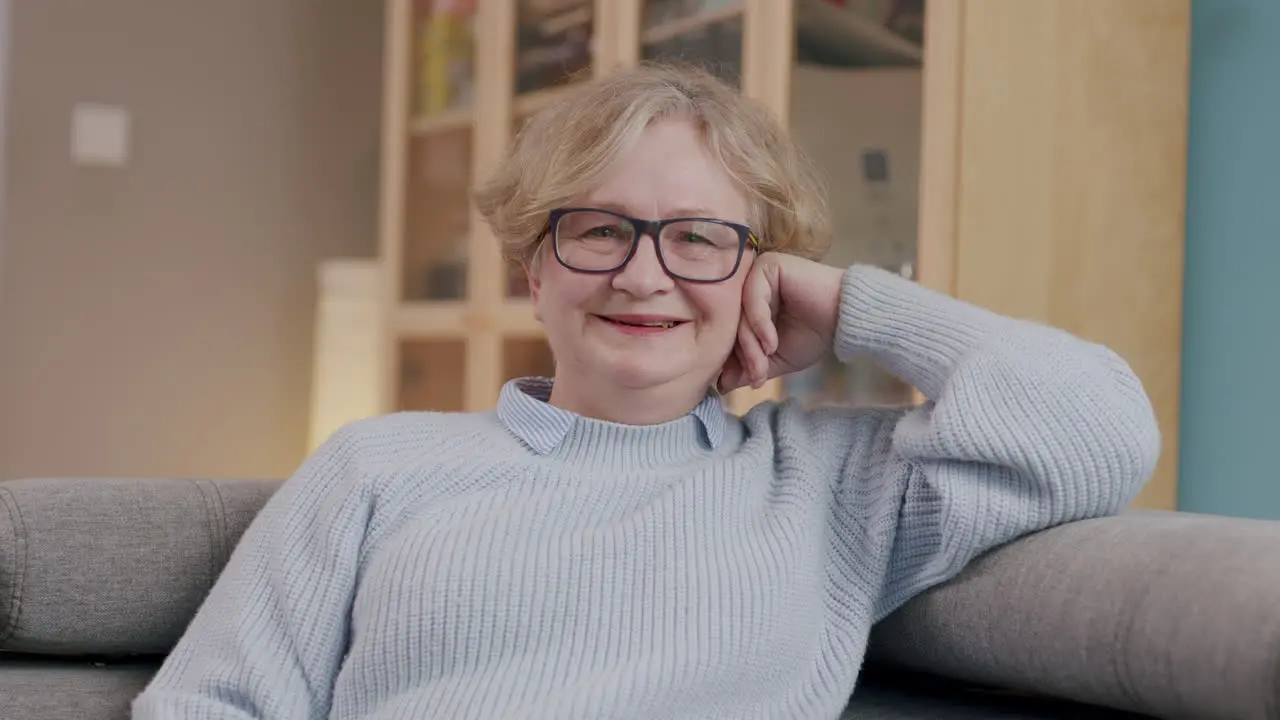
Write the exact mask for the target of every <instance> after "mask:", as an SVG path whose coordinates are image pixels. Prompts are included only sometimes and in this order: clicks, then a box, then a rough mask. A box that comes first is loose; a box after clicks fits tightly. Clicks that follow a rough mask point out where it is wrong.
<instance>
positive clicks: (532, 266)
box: [523, 262, 542, 322]
mask: <svg viewBox="0 0 1280 720" xmlns="http://www.w3.org/2000/svg"><path fill="white" fill-rule="evenodd" d="M539 264H540V263H536V262H535V263H525V264H524V266H523V267H524V276H525V279H526V280H528V281H529V299H530V300H532V301H533V318H534V319H535V320H537V321H538V322H542V309H541V306H540V305H539V304H538V298H539V297H541V295H542V278H541V277H539V273H538V270H537V266H538V265H539Z"/></svg>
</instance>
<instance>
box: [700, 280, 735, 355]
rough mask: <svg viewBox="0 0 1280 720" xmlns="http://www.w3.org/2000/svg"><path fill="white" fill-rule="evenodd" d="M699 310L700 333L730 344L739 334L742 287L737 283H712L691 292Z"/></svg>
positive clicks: (730, 345)
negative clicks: (736, 284)
mask: <svg viewBox="0 0 1280 720" xmlns="http://www.w3.org/2000/svg"><path fill="white" fill-rule="evenodd" d="M690 300H692V302H693V304H694V306H695V307H696V308H697V310H698V319H699V321H700V324H701V328H700V334H701V335H702V336H704V337H707V338H714V339H716V340H719V341H721V342H725V343H728V344H729V347H732V341H733V340H734V339H735V338H736V337H737V335H738V320H739V319H740V318H741V317H742V289H741V288H740V287H737V286H735V285H728V284H725V285H712V286H707V287H703V288H698V290H697V291H694V292H691V293H690Z"/></svg>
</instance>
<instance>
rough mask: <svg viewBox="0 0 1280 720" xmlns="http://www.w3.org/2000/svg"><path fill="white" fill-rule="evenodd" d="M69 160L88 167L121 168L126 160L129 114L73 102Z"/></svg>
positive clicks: (109, 106)
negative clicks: (74, 104)
mask: <svg viewBox="0 0 1280 720" xmlns="http://www.w3.org/2000/svg"><path fill="white" fill-rule="evenodd" d="M71 159H72V161H73V162H75V163H76V164H78V165H85V166H89V167H123V166H124V165H125V164H126V163H127V162H128V160H129V111H128V110H125V109H124V108H122V107H119V106H117V105H101V104H97V103H77V104H76V106H75V108H74V109H73V110H72V113H71Z"/></svg>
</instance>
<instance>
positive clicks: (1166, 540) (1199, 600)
mask: <svg viewBox="0 0 1280 720" xmlns="http://www.w3.org/2000/svg"><path fill="white" fill-rule="evenodd" d="M1278 552H1280V523H1278V522H1265V521H1258V520H1242V519H1231V518H1225V517H1217V516H1209V515H1193V514H1187V513H1171V512H1152V511H1138V512H1132V513H1128V514H1124V515H1121V516H1118V517H1112V518H1105V519H1098V520H1089V521H1083V522H1078V523H1073V524H1069V525H1066V526H1062V527H1058V528H1055V529H1052V530H1049V531H1045V532H1042V533H1039V534H1036V535H1033V536H1030V537H1027V538H1024V539H1021V540H1018V541H1016V542H1013V543H1010V544H1008V545H1006V546H1004V547H1002V548H999V549H997V550H995V551H993V552H991V553H989V554H987V555H986V556H984V557H982V558H979V559H978V560H977V561H975V562H974V563H973V565H971V566H970V567H969V568H968V569H967V570H966V571H965V572H964V573H963V574H962V575H961V576H960V577H958V578H957V579H955V580H954V581H952V582H950V583H947V584H946V585H943V586H941V587H938V588H934V589H933V590H931V591H929V592H927V593H925V594H923V595H921V596H919V597H917V598H916V599H914V600H913V601H912V602H910V603H908V604H907V605H905V606H904V607H903V608H901V609H900V610H899V611H898V612H896V613H895V614H893V615H892V616H890V617H888V618H886V619H885V620H884V621H882V622H881V623H880V624H878V625H877V626H876V627H875V628H874V629H873V632H872V639H871V647H870V659H871V660H872V661H873V662H885V663H889V664H894V665H899V666H905V667H910V668H913V669H917V670H924V671H927V672H931V673H935V674H939V675H945V676H949V677H954V678H959V679H963V680H968V681H972V682H976V683H983V684H989V685H993V686H997V687H1003V688H1008V689H1013V690H1025V691H1028V692H1033V693H1043V694H1047V695H1053V696H1056V697H1061V698H1066V699H1072V700H1078V701H1081V702H1086V703H1092V704H1097V705H1105V706H1110V707H1115V708H1119V709H1123V710H1130V711H1134V712H1139V713H1147V714H1152V715H1156V716H1159V717H1169V718H1216V719H1226V718H1277V717H1280V557H1278V555H1277V553H1278Z"/></svg>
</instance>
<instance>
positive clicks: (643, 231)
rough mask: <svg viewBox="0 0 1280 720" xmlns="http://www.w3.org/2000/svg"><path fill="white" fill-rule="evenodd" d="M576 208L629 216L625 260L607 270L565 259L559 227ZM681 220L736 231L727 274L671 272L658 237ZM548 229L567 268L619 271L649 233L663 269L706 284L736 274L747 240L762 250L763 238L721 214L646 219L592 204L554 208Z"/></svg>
mask: <svg viewBox="0 0 1280 720" xmlns="http://www.w3.org/2000/svg"><path fill="white" fill-rule="evenodd" d="M575 212H593V213H601V214H604V215H611V216H613V217H616V218H618V219H620V220H626V221H627V222H629V223H631V226H632V227H634V228H635V229H636V232H635V236H634V237H632V238H631V249H629V250H627V255H626V257H624V258H623V259H622V261H621V262H619V263H618V264H617V265H616V266H614V267H611V268H607V269H604V270H583V269H582V268H577V267H574V266H572V265H570V264H569V263H567V262H565V259H564V258H563V257H561V256H560V242H559V238H558V235H557V231H556V227H557V226H558V225H559V224H560V219H561V218H562V217H564V216H565V215H568V214H570V213H575ZM680 222H705V223H713V224H716V225H723V226H725V227H727V228H730V229H732V230H734V231H735V232H737V234H738V256H737V257H736V258H734V261H733V268H732V269H731V270H729V273H728V274H727V275H725V276H724V277H722V278H717V279H714V280H705V279H695V278H690V277H685V276H684V275H680V274H679V273H675V272H672V271H671V268H669V267H667V260H666V258H664V257H663V256H662V244H661V243H659V242H658V238H659V237H660V236H661V235H662V230H663V228H665V227H667V226H668V225H673V224H675V223H680ZM548 233H549V234H550V235H551V249H552V251H553V252H554V253H555V256H556V262H558V263H560V264H561V265H562V266H563V267H564V268H565V269H567V270H571V271H573V272H577V273H585V274H588V275H606V274H608V273H615V272H618V271H619V270H621V269H622V268H624V267H626V266H627V263H629V262H631V258H633V257H635V255H636V249H638V248H639V247H640V238H642V237H644V236H646V235H648V236H649V239H650V240H652V241H653V251H654V253H655V254H656V255H657V256H658V264H659V265H661V266H662V271H663V272H665V273H666V274H667V275H669V276H670V277H673V278H675V279H677V280H683V281H684V282H691V283H702V284H706V285H713V284H715V283H721V282H724V281H725V280H728V279H729V278H731V277H733V276H734V274H735V273H737V272H738V268H739V267H741V266H742V255H743V253H744V252H745V250H746V248H747V245H748V244H750V246H751V249H752V250H753V251H755V252H759V251H760V239H759V238H757V237H756V234H755V232H754V231H752V229H751V228H749V227H747V226H746V225H743V224H741V223H736V222H730V221H728V220H721V219H719V218H703V217H678V218H667V219H665V220H643V219H641V218H636V217H631V216H630V215H624V214H622V213H620V212H614V211H612V210H603V209H601V208H593V207H565V208H556V209H554V210H552V211H551V212H550V213H549V215H548V218H547V229H546V230H545V231H544V232H543V235H544V236H545V235H547V234H548Z"/></svg>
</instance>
